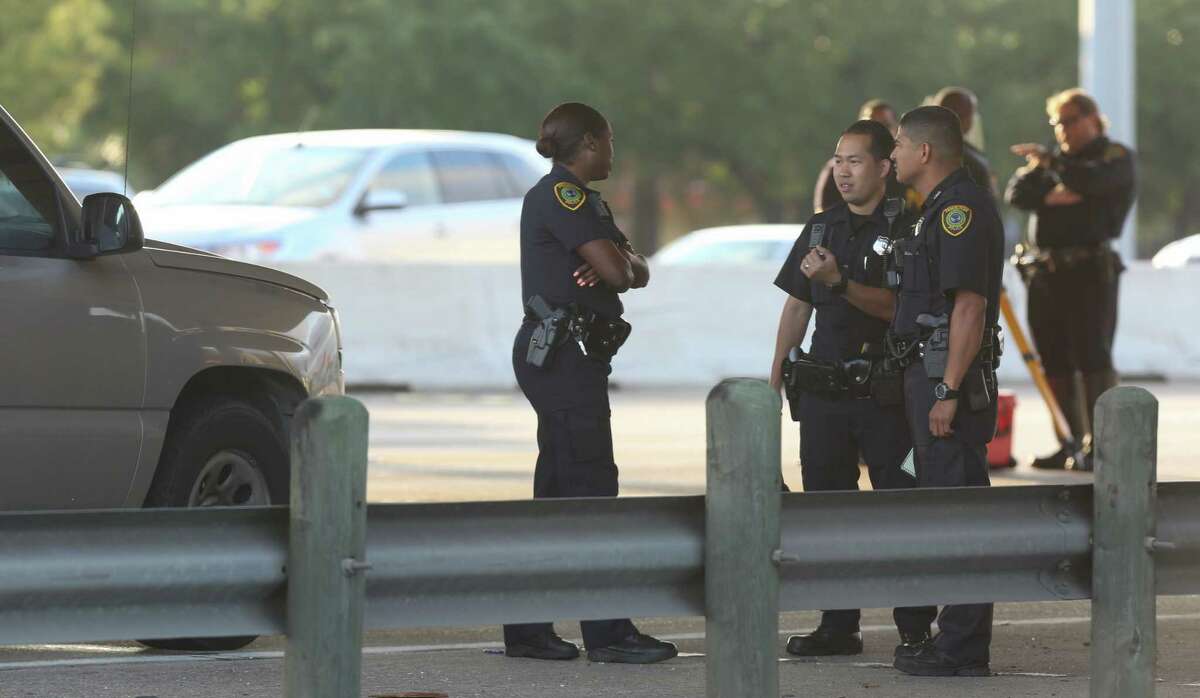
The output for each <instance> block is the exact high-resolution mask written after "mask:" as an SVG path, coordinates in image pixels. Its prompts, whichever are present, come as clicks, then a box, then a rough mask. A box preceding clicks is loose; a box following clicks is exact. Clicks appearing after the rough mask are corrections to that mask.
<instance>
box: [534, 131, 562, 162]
mask: <svg viewBox="0 0 1200 698" xmlns="http://www.w3.org/2000/svg"><path fill="white" fill-rule="evenodd" d="M537 151H538V155H541V156H542V157H544V158H551V159H553V158H554V156H555V154H556V153H557V152H558V144H557V143H555V142H554V139H553V138H550V137H549V136H542V137H541V138H539V139H538V141H537Z"/></svg>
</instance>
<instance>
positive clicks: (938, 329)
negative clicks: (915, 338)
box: [917, 313, 950, 379]
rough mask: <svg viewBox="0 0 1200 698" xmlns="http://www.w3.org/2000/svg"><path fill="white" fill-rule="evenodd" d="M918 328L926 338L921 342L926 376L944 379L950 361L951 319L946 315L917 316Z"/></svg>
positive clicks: (927, 314)
mask: <svg viewBox="0 0 1200 698" xmlns="http://www.w3.org/2000/svg"><path fill="white" fill-rule="evenodd" d="M917 327H920V328H921V334H922V335H923V336H924V337H925V338H924V339H922V340H921V344H920V349H919V351H920V353H921V362H922V363H923V364H924V365H925V375H927V376H929V377H930V378H938V379H941V378H944V377H945V376H946V363H947V362H948V361H949V359H950V318H949V317H947V316H946V315H945V314H944V313H943V314H941V315H931V314H929V313H921V314H920V315H918V316H917Z"/></svg>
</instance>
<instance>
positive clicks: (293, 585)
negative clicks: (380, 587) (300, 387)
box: [284, 397, 368, 698]
mask: <svg viewBox="0 0 1200 698" xmlns="http://www.w3.org/2000/svg"><path fill="white" fill-rule="evenodd" d="M291 491H292V494H291V511H290V520H291V530H290V535H289V538H288V564H287V578H288V590H287V653H286V658H285V666H284V673H285V680H284V685H285V695H286V696H288V698H358V697H359V696H360V695H362V690H361V687H360V686H361V680H362V676H361V674H362V627H363V599H364V596H365V592H366V571H367V567H368V565H367V564H366V561H365V560H364V556H365V552H366V531H367V505H366V499H367V410H366V408H365V407H363V405H362V403H360V402H358V401H357V400H355V399H353V398H349V397H322V398H316V399H312V400H306V401H305V402H304V403H303V404H301V405H300V407H299V409H297V410H296V416H295V418H294V419H293V422H292V484H291Z"/></svg>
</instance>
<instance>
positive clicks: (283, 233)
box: [135, 130, 550, 264]
mask: <svg viewBox="0 0 1200 698" xmlns="http://www.w3.org/2000/svg"><path fill="white" fill-rule="evenodd" d="M549 170H550V163H549V162H548V161H547V160H545V159H543V158H542V157H541V156H539V155H538V154H537V151H536V149H535V148H534V143H533V142H532V141H529V140H525V139H521V138H517V137H515V136H507V135H501V134H492V133H466V132H460V131H419V130H345V131H312V132H307V133H284V134H275V135H269V136H256V137H253V138H246V139H243V140H240V141H235V142H233V143H230V144H229V145H226V146H224V147H222V148H220V149H218V150H216V151H214V152H213V153H210V154H209V155H207V156H205V157H203V158H201V159H200V160H198V161H196V162H195V163H193V164H191V165H189V166H188V167H186V168H184V169H183V170H181V171H179V172H178V173H177V174H175V175H174V176H173V177H171V178H170V179H168V180H167V181H166V182H164V183H163V184H162V186H160V187H158V188H157V189H155V190H154V191H152V192H143V193H142V194H141V195H140V196H138V197H137V198H136V199H135V201H136V203H137V204H138V211H139V212H140V213H141V216H142V222H143V226H144V228H145V233H146V237H147V238H152V239H154V240H161V241H165V242H172V243H177V244H180V245H186V246H188V247H193V248H198V249H201V250H205V251H208V252H214V253H216V254H220V255H224V256H227V257H233V258H236V259H242V260H246V261H253V262H257V263H266V264H271V263H279V262H295V261H311V260H331V259H337V260H347V259H348V260H384V261H389V260H394V261H437V262H496V261H516V260H517V259H518V257H519V244H518V241H519V226H520V218H521V201H522V198H523V197H524V196H525V192H526V191H528V190H529V188H530V187H532V186H533V184H534V183H536V182H537V180H538V179H539V178H541V177H542V175H544V174H546V173H547V172H548V171H549Z"/></svg>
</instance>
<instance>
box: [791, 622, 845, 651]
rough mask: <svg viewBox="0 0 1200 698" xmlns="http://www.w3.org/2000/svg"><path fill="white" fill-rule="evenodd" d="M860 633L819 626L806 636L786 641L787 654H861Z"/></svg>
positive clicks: (798, 636) (797, 636)
mask: <svg viewBox="0 0 1200 698" xmlns="http://www.w3.org/2000/svg"><path fill="white" fill-rule="evenodd" d="M862 651H863V641H862V633H860V632H852V633H848V632H844V631H839V630H834V629H832V628H827V627H825V626H820V627H818V628H817V629H816V630H814V631H812V632H811V633H809V634H807V635H793V636H791V637H789V638H788V641H787V653H788V654H794V655H796V656H797V657H830V656H833V655H844V654H862Z"/></svg>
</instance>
